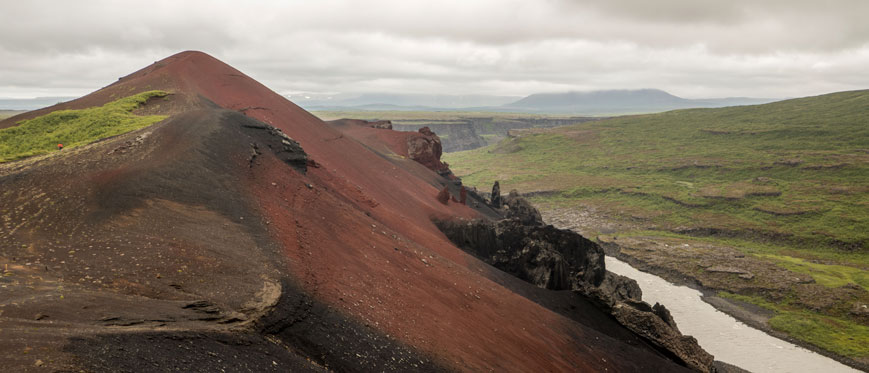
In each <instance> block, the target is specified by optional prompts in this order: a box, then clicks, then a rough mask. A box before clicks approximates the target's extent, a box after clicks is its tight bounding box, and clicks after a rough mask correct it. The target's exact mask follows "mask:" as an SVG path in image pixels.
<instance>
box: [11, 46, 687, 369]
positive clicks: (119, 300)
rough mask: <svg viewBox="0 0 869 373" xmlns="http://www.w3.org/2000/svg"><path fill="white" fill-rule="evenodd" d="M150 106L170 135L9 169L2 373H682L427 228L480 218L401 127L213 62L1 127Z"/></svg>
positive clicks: (196, 62) (136, 77)
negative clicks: (161, 94)
mask: <svg viewBox="0 0 869 373" xmlns="http://www.w3.org/2000/svg"><path fill="white" fill-rule="evenodd" d="M153 89H161V90H166V91H170V92H171V93H172V94H171V95H170V96H169V99H168V100H162V99H157V100H154V101H151V102H149V103H147V104H146V106H145V107H143V108H141V109H140V110H141V111H143V112H150V113H164V114H168V115H170V117H169V118H168V119H167V120H164V121H163V122H160V123H158V124H156V125H154V126H151V127H148V128H145V129H142V130H139V131H135V132H132V133H128V134H125V135H121V136H117V137H114V138H110V139H106V140H103V141H100V142H97V143H94V144H91V145H89V146H85V147H81V148H78V149H73V150H72V151H68V152H67V151H66V150H64V151H63V152H58V153H55V154H52V155H50V156H47V157H42V158H38V159H30V160H23V161H19V162H14V163H10V164H4V165H0V210H2V216H0V219H2V221H0V224H2V226H0V268H2V269H3V270H4V276H2V277H0V285H2V288H0V291H2V292H0V330H2V334H0V366H3V367H13V370H43V369H46V370H47V369H52V370H66V369H70V370H78V369H85V370H91V371H141V370H156V371H161V370H184V371H217V370H220V369H226V370H231V371H301V370H319V369H321V368H323V367H324V366H325V367H327V368H329V369H336V370H353V371H359V370H366V371H367V370H378V371H381V370H401V371H405V370H420V371H442V370H473V371H482V370H497V371H524V372H542V371H607V370H608V371H673V370H680V369H683V368H682V367H681V366H678V365H676V364H675V363H673V362H672V361H670V360H668V359H667V358H665V357H663V356H662V355H661V354H659V353H657V352H655V350H654V349H652V348H650V347H648V346H647V345H646V344H645V343H644V342H642V341H640V340H639V339H637V338H636V337H635V336H634V335H633V334H632V333H630V332H628V331H627V330H626V329H624V328H621V327H620V326H619V325H617V324H616V323H615V322H613V321H612V319H611V318H610V317H608V316H607V315H605V314H604V313H602V312H600V311H598V310H597V309H596V308H594V307H593V306H591V304H590V303H589V302H587V301H583V300H582V299H581V297H578V296H575V295H573V294H572V293H569V292H551V291H545V290H541V289H537V288H534V287H533V286H530V285H528V284H526V283H524V282H521V281H519V280H518V279H515V278H513V277H511V276H508V275H505V274H503V273H501V272H499V271H497V270H495V269H493V268H491V267H489V266H488V265H486V264H484V263H482V262H480V261H479V260H477V259H475V258H473V257H472V256H469V255H467V254H466V253H464V252H463V251H461V250H460V249H458V248H456V247H455V246H454V245H453V244H452V243H451V242H450V241H449V240H448V239H447V238H446V237H445V236H444V235H443V234H442V233H441V232H440V231H439V230H438V229H437V227H436V226H435V225H434V224H433V223H432V219H433V218H439V219H451V218H474V217H479V216H481V215H480V214H481V212H478V211H475V210H473V209H471V208H469V207H467V206H464V205H461V204H457V203H449V204H446V205H444V204H441V203H439V202H438V201H437V200H436V198H435V197H436V195H437V194H438V191H439V190H440V189H442V188H443V187H444V185H448V184H450V183H451V182H450V181H449V180H447V179H444V178H443V177H441V176H439V175H438V174H437V173H435V172H433V171H431V170H429V169H427V168H426V167H424V166H422V165H421V164H418V163H416V162H414V161H412V160H410V159H407V158H406V157H403V156H400V155H399V154H397V153H396V152H395V149H394V148H390V147H389V146H386V145H384V146H381V145H383V144H387V145H388V144H389V143H391V142H394V141H393V140H394V138H393V137H395V136H394V134H387V133H388V132H374V131H390V130H384V129H373V128H369V129H363V130H359V129H353V130H352V131H346V132H345V131H342V130H341V129H340V128H336V127H330V126H328V125H326V124H325V123H324V122H322V121H321V120H319V119H318V118H316V117H314V116H313V115H311V114H310V113H308V112H306V111H304V110H302V109H301V108H299V107H298V106H296V105H294V104H293V103H291V102H289V101H288V100H286V99H285V98H283V97H281V96H280V95H278V94H276V93H274V92H272V91H271V90H269V89H268V88H266V87H265V86H263V85H262V84H260V83H258V82H256V81H254V80H253V79H251V78H249V77H247V76H246V75H244V74H242V73H241V72H239V71H238V70H235V69H233V68H232V67H230V66H228V65H226V64H224V63H222V62H220V61H218V60H216V59H214V58H213V57H211V56H208V55H206V54H204V53H200V52H183V53H179V54H177V55H174V56H171V57H169V58H166V59H164V60H162V61H159V62H155V63H154V64H153V65H151V66H148V67H146V68H144V69H142V70H140V71H137V72H135V73H133V74H130V75H128V76H126V77H123V78H121V79H120V80H119V81H117V82H115V83H114V84H112V85H109V86H107V87H105V88H103V89H101V90H99V91H96V92H94V93H92V94H90V95H87V96H85V97H82V98H80V99H78V100H74V101H71V102H68V103H64V104H60V105H57V106H55V107H52V108H47V109H43V110H39V111H36V112H31V113H26V114H24V115H22V116H19V117H16V118H11V119H9V120H7V121H4V122H0V128H3V127H8V126H12V125H14V123H16V122H17V121H19V120H21V119H24V118H29V117H34V116H37V115H41V114H44V113H47V112H50V111H52V110H57V109H68V108H83V107H88V106H94V105H100V104H103V103H106V102H109V101H111V100H114V99H117V98H120V97H124V96H128V95H132V94H135V93H138V92H142V91H146V90H153ZM266 124H268V125H271V126H274V127H275V128H277V129H279V130H281V131H282V132H283V133H284V134H286V135H288V136H289V137H291V138H292V139H293V140H295V141H297V142H298V144H299V145H301V149H303V150H304V153H305V154H306V155H307V162H304V160H303V161H302V162H296V163H292V162H289V161H286V157H287V155H288V154H290V155H293V154H292V153H293V152H296V153H295V155H298V149H291V148H292V147H291V146H290V145H288V144H292V142H291V141H289V140H288V139H285V138H283V137H282V136H281V135H280V134H279V133H277V131H274V130H271V129H270V128H269V127H268V126H266ZM380 134H383V135H380ZM400 137H401V138H406V135H402V136H400ZM366 139H367V140H366ZM378 144H379V145H378ZM285 145H286V146H285ZM305 164H306V165H307V166H306V167H305V166H304V165H305Z"/></svg>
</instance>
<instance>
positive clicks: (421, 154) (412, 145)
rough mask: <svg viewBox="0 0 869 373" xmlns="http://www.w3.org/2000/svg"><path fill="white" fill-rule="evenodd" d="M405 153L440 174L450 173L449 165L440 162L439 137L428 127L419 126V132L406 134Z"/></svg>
mask: <svg viewBox="0 0 869 373" xmlns="http://www.w3.org/2000/svg"><path fill="white" fill-rule="evenodd" d="M407 154H408V156H409V157H410V159H413V160H414V161H417V162H419V163H420V164H422V165H423V166H426V167H428V168H429V169H430V170H432V171H435V172H437V173H439V174H441V175H447V174H451V172H450V166H449V165H448V164H446V163H444V162H441V155H442V154H443V148H442V147H441V139H440V138H439V137H438V135H436V134H435V133H434V132H432V131H431V130H430V129H429V128H428V127H423V128H420V129H419V133H417V134H411V135H409V136H408V138H407Z"/></svg>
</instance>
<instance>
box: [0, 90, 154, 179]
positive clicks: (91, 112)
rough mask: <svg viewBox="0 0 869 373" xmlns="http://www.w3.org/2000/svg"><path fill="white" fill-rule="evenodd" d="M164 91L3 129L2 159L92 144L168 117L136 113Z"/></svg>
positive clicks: (0, 157) (1, 137)
mask: <svg viewBox="0 0 869 373" xmlns="http://www.w3.org/2000/svg"><path fill="white" fill-rule="evenodd" d="M168 94H169V93H167V92H164V91H148V92H142V93H139V94H136V95H133V96H129V97H125V98H122V99H119V100H116V101H113V102H110V103H107V104H105V105H103V106H100V107H93V108H88V109H81V110H58V111H54V112H51V113H49V114H46V115H43V116H40V117H36V118H33V119H29V120H24V121H21V122H19V123H18V125H17V126H15V127H11V128H6V129H3V130H0V162H8V161H12V160H16V159H21V158H25V157H30V156H34V155H40V154H45V153H48V152H51V151H56V150H57V144H63V145H64V149H68V148H74V147H76V146H81V145H85V144H89V143H91V142H94V141H96V140H99V139H103V138H106V137H110V136H116V135H120V134H122V133H126V132H129V131H133V130H136V129H139V128H143V127H147V126H149V125H151V124H154V123H157V122H159V121H161V120H163V119H165V118H166V116H163V115H149V116H140V115H135V114H133V113H132V111H133V110H134V109H136V108H137V107H139V105H141V104H143V103H145V102H146V101H147V100H148V99H149V98H152V97H165V96H167V95H168Z"/></svg>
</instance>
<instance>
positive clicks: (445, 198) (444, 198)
mask: <svg viewBox="0 0 869 373" xmlns="http://www.w3.org/2000/svg"><path fill="white" fill-rule="evenodd" d="M437 199H438V202H440V203H443V204H445V205H446V204H447V203H449V202H450V191H449V190H448V189H447V187H444V188H443V189H441V191H440V192H438V196H437Z"/></svg>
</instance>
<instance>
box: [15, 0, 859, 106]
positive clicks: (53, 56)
mask: <svg viewBox="0 0 869 373" xmlns="http://www.w3.org/2000/svg"><path fill="white" fill-rule="evenodd" d="M867 16H869V1H867V0H825V1H820V0H817V1H816V0H655V1H652V0H623V1H615V0H588V1H582V0H518V1H514V0H491V1H490V0H480V1H477V0H458V1H453V0H439V1H432V0H426V1H410V0H366V1H356V0H347V1H341V0H316V1H277V0H275V1H238V0H236V1H215V0H201V1H193V0H183V1H182V0H170V1H162V0H148V1H137V2H130V1H127V2H120V1H84V0H77V1H34V0H28V1H19V0H0V97H18V98H26V97H35V96H80V95H83V94H86V93H88V92H91V91H94V90H96V89H99V88H100V87H102V86H105V85H107V84H109V83H111V82H113V81H114V80H117V78H118V77H120V76H123V75H126V74H128V73H130V72H133V71H135V70H137V69H139V68H142V67H144V66H146V65H148V64H150V63H152V62H154V61H156V60H159V59H162V58H164V57H166V56H169V55H171V54H173V53H176V52H179V51H183V50H189V49H193V50H201V51H204V52H207V53H209V54H211V55H212V56H215V57H217V58H219V59H221V60H223V61H224V62H226V63H228V64H230V65H232V66H234V67H236V68H238V69H239V70H241V71H243V72H245V73H246V74H248V75H250V76H252V77H253V78H255V79H257V80H259V81H260V82H262V83H263V84H265V85H267V86H269V87H270V88H272V89H273V90H275V91H277V92H279V93H282V94H292V93H298V92H313V93H354V92H396V93H439V94H486V95H519V96H523V95H527V94H531V93H537V92H560V91H569V90H592V89H635V88H660V89H664V90H667V91H669V92H671V93H673V94H676V95H679V96H683V97H688V98H702V97H723V96H751V97H797V96H807V95H816V94H821V93H827V92H833V91H840V90H850V89H865V88H869V21H867Z"/></svg>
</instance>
